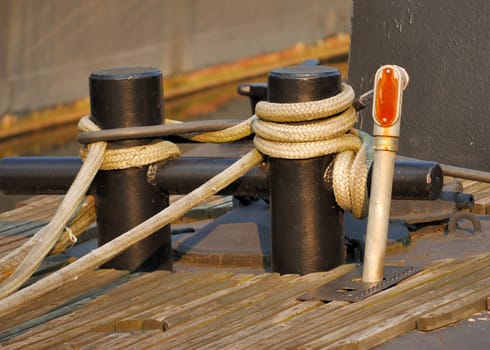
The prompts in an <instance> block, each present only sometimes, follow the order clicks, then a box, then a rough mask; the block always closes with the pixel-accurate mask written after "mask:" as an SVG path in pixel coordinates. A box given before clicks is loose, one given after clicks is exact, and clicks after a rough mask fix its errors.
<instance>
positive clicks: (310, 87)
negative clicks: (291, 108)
mask: <svg viewBox="0 0 490 350" xmlns="http://www.w3.org/2000/svg"><path fill="white" fill-rule="evenodd" d="M341 79H342V78H341V75H340V71H339V70H338V69H337V68H333V67H328V66H305V65H301V66H290V67H284V68H279V69H274V70H272V71H271V72H270V73H269V80H268V86H269V98H268V99H269V101H270V102H279V103H294V102H308V101H317V100H322V99H325V98H328V97H331V96H334V95H336V94H338V93H339V92H340V87H341V82H342V80H341Z"/></svg>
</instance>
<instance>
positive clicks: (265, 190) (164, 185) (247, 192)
mask: <svg viewBox="0 0 490 350" xmlns="http://www.w3.org/2000/svg"><path fill="white" fill-rule="evenodd" d="M237 160H238V158H201V157H187V158H184V157H183V158H179V159H174V160H172V161H169V162H168V163H167V164H165V165H164V166H159V167H158V168H157V171H156V176H155V178H156V182H157V184H158V186H159V187H160V188H161V189H162V191H165V192H166V193H169V194H187V193H189V192H190V191H192V190H193V189H195V188H196V187H198V186H200V185H202V184H203V183H205V182H206V181H207V180H209V179H211V178H212V177H213V176H215V175H216V174H218V173H220V172H221V171H223V170H225V169H226V168H228V167H229V166H231V165H232V164H233V163H235V162H236V161H237ZM219 194H221V195H235V196H258V197H260V196H268V195H269V185H268V180H267V168H266V167H265V166H257V167H255V168H254V169H252V170H251V171H249V172H248V173H247V174H245V175H244V176H242V177H240V178H239V179H237V180H236V181H235V182H233V183H232V184H231V185H229V186H227V187H226V188H224V189H223V190H222V191H220V192H219Z"/></svg>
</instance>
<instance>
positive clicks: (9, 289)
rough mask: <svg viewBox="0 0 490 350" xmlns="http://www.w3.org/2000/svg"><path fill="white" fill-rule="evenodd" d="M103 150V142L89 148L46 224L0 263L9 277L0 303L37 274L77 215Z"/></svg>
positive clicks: (4, 274)
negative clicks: (70, 220) (71, 220)
mask: <svg viewBox="0 0 490 350" xmlns="http://www.w3.org/2000/svg"><path fill="white" fill-rule="evenodd" d="M105 149H106V143H105V142H97V143H94V144H92V146H91V148H90V151H89V153H88V155H87V159H86V160H85V162H84V164H83V165H82V168H81V169H80V172H79V173H78V174H77V176H76V178H75V180H74V181H73V184H72V185H71V187H70V189H69V190H68V192H67V193H66V195H65V196H64V198H63V201H62V202H61V204H60V206H59V207H58V209H57V210H56V213H55V214H54V216H53V218H52V219H51V221H50V222H49V224H48V225H47V226H45V227H43V228H42V229H40V230H39V231H38V232H37V233H36V234H35V235H34V236H33V237H31V238H30V239H29V240H28V241H27V242H26V243H24V244H23V245H22V246H21V247H20V248H19V249H16V250H15V251H13V252H12V253H11V254H8V255H7V256H6V257H4V258H2V259H1V261H0V272H1V273H2V275H3V276H9V277H8V279H7V280H6V281H5V282H4V283H3V284H2V285H1V286H0V299H2V298H5V297H7V296H8V295H10V294H12V293H14V292H15V291H16V290H17V289H18V288H19V287H20V286H21V285H22V284H23V283H24V282H25V281H26V280H27V279H28V278H29V277H30V276H31V275H32V274H33V273H34V271H36V269H37V268H38V267H39V265H41V262H42V261H43V259H44V257H45V256H46V255H47V254H48V253H49V251H50V250H51V248H52V247H53V246H54V244H55V243H56V242H57V241H58V239H59V237H60V236H61V235H62V233H63V232H64V230H65V227H66V225H67V222H68V220H69V219H70V218H71V217H72V216H73V214H74V213H75V212H76V210H77V208H78V206H79V205H80V203H81V202H82V200H83V198H84V197H85V194H86V192H87V190H88V188H89V186H90V184H91V183H92V180H93V179H94V177H95V175H96V174H97V171H98V170H99V167H100V164H101V163H102V160H103V157H104V151H105Z"/></svg>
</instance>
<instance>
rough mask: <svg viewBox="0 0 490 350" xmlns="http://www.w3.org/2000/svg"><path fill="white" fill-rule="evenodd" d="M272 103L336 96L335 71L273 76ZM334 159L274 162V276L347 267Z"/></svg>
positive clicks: (297, 70) (289, 70)
mask: <svg viewBox="0 0 490 350" xmlns="http://www.w3.org/2000/svg"><path fill="white" fill-rule="evenodd" d="M268 86H269V101H270V102H279V103H291V102H307V101H315V100H321V99H324V98H327V97H331V96H333V95H336V94H337V93H338V92H339V91H340V87H341V76H340V72H339V71H338V70H337V69H335V68H330V67H323V66H310V67H308V66H295V67H286V68H281V69H276V70H273V71H271V72H270V74H269V80H268ZM332 159H333V157H332V156H323V157H317V158H311V159H301V160H290V159H277V158H271V159H270V161H269V164H270V179H271V186H270V191H271V192H270V199H271V231H272V232H271V237H272V256H271V260H272V271H275V272H279V273H283V274H284V273H299V274H307V273H310V272H316V271H325V270H329V269H331V268H333V267H335V266H338V265H341V264H342V263H344V259H345V247H344V234H343V213H342V211H341V210H340V209H339V207H338V206H337V205H336V203H335V199H334V195H333V191H332V189H331V188H329V187H328V185H327V181H325V179H324V173H325V170H326V169H327V167H328V166H329V165H330V164H331V161H332Z"/></svg>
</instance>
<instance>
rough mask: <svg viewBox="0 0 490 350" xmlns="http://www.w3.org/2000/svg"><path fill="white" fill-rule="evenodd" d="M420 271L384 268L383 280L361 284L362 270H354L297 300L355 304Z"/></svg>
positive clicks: (413, 268) (403, 267)
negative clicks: (335, 301)
mask: <svg viewBox="0 0 490 350" xmlns="http://www.w3.org/2000/svg"><path fill="white" fill-rule="evenodd" d="M421 270H422V269H421V268H419V267H411V266H385V268H384V279H383V281H381V282H378V283H363V282H362V281H361V276H362V269H361V268H360V267H358V268H357V269H356V270H354V271H352V272H349V273H348V274H346V275H344V276H342V277H340V278H337V279H336V280H333V281H331V282H329V283H326V284H324V285H322V286H320V287H318V288H316V289H314V290H312V291H311V292H308V293H306V294H303V295H301V296H300V297H298V300H301V301H307V300H320V301H325V302H327V301H333V300H339V301H349V302H355V301H359V300H362V299H364V298H367V297H368V296H370V295H373V294H375V293H377V292H380V291H382V290H384V289H387V288H389V287H391V286H393V285H395V284H397V283H398V282H400V281H402V280H403V279H405V278H407V277H409V276H411V275H414V274H416V273H417V272H419V271H421Z"/></svg>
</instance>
